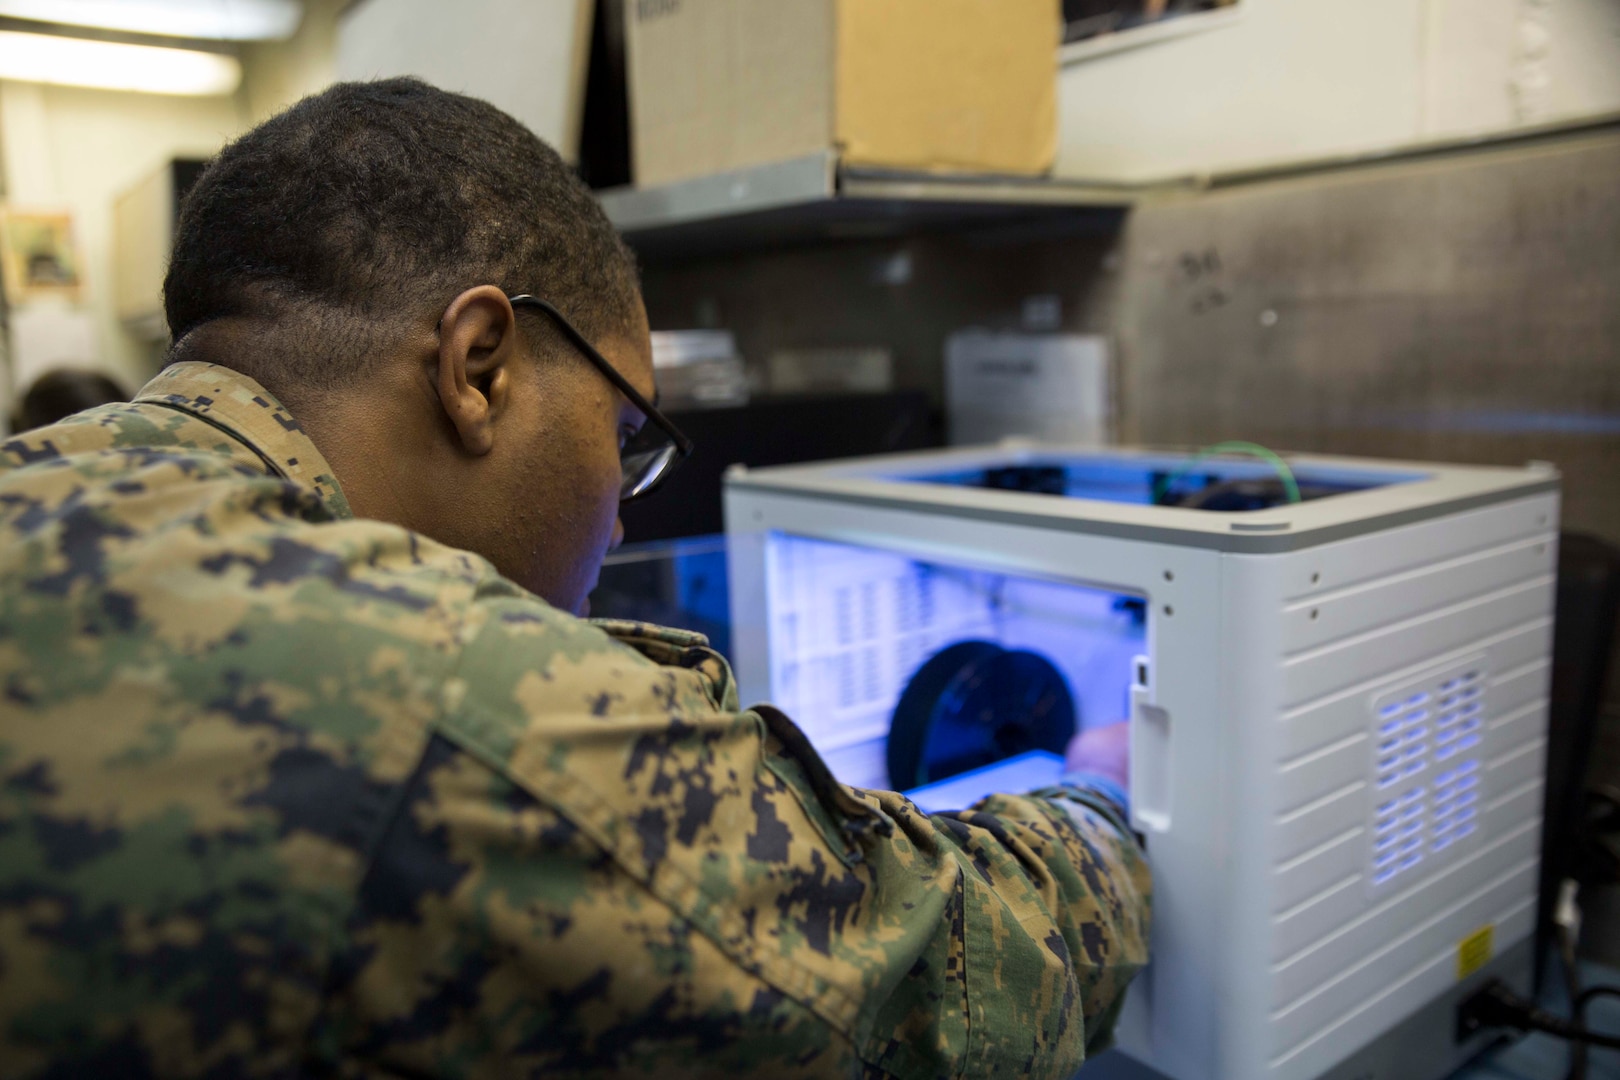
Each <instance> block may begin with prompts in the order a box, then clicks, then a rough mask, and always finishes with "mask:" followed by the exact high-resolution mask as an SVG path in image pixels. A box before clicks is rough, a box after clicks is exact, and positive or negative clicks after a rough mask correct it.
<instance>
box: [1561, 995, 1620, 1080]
mask: <svg viewBox="0 0 1620 1080" xmlns="http://www.w3.org/2000/svg"><path fill="white" fill-rule="evenodd" d="M1600 997H1616V998H1620V986H1589V987H1587V988H1586V989H1585V990H1582V991H1581V992H1580V993H1579V994H1577V995H1576V996H1575V998H1574V1001H1575V1006H1574V1008H1573V1009H1572V1010H1571V1013H1572V1014H1573V1016H1574V1019H1575V1023H1577V1024H1579V1025H1580V1026H1581V1027H1583V1028H1584V1027H1585V1026H1586V1006H1587V1005H1588V1004H1589V1003H1590V1002H1592V1001H1593V1000H1594V999H1596V998H1600ZM1568 1080H1586V1047H1585V1045H1583V1044H1580V1043H1576V1044H1575V1045H1573V1046H1571V1047H1570V1048H1569V1076H1568Z"/></svg>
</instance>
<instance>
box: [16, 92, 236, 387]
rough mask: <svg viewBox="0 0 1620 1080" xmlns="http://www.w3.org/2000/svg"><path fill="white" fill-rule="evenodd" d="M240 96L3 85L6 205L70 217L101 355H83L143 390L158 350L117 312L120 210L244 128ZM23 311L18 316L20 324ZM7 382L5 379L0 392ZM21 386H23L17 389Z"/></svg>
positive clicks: (84, 298)
mask: <svg viewBox="0 0 1620 1080" xmlns="http://www.w3.org/2000/svg"><path fill="white" fill-rule="evenodd" d="M242 126H243V115H242V110H241V108H240V103H239V100H238V98H237V97H235V96H230V97H206V98H194V97H171V96H167V95H159V94H129V93H115V92H110V91H105V90H83V89H78V88H74V87H63V86H45V85H41V84H39V83H18V82H0V155H3V159H4V160H3V170H0V172H3V175H4V179H5V197H6V201H7V202H8V203H9V204H11V205H12V206H15V207H17V208H19V209H36V208H37V209H46V210H64V209H65V210H68V211H71V212H72V214H73V219H74V231H75V234H76V238H77V241H78V247H79V251H80V256H81V258H82V260H83V288H82V292H81V296H80V300H79V302H78V304H77V305H76V306H77V308H78V309H79V310H81V311H82V312H84V313H85V314H87V315H88V317H89V318H90V320H91V322H92V324H93V335H92V341H93V343H94V348H95V349H96V350H97V352H98V355H96V356H90V357H84V358H83V360H84V362H86V363H88V364H90V365H91V366H101V367H104V368H105V369H106V370H107V371H108V372H109V373H111V374H112V375H113V376H114V377H116V378H118V379H119V380H120V381H122V382H124V383H125V384H126V385H128V386H130V388H131V389H134V388H138V387H139V386H140V385H141V384H142V383H144V382H145V381H146V380H147V379H148V378H149V377H150V376H151V373H152V370H153V361H154V359H155V358H154V355H153V348H152V346H150V345H148V344H146V343H143V342H141V341H140V340H138V339H137V338H135V337H134V336H133V335H131V334H129V333H128V332H127V331H125V330H124V328H123V326H122V325H121V324H120V323H119V321H118V317H117V314H116V313H115V310H114V298H113V283H112V267H113V259H112V206H113V200H114V199H115V198H117V197H118V196H119V195H120V194H122V193H123V192H124V191H125V190H126V189H127V188H129V187H131V186H132V185H134V184H135V183H136V182H138V181H139V180H141V179H143V178H144V177H146V176H147V175H149V174H150V173H152V172H154V171H156V170H157V169H158V168H159V167H161V166H162V165H163V163H164V162H166V161H167V160H169V159H170V158H173V157H177V156H208V155H210V154H212V153H214V152H215V151H216V150H218V149H219V147H220V145H221V144H222V143H224V142H225V140H227V139H228V138H230V137H231V136H233V135H235V134H236V133H237V132H238V131H240V130H241V129H242ZM19 314H21V313H19V312H13V319H15V318H16V317H17V316H18V315H19ZM6 381H8V380H0V389H3V388H4V387H3V383H4V382H6ZM19 389H20V387H19Z"/></svg>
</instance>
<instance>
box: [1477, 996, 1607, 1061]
mask: <svg viewBox="0 0 1620 1080" xmlns="http://www.w3.org/2000/svg"><path fill="white" fill-rule="evenodd" d="M1486 1028H1509V1029H1511V1030H1513V1031H1520V1032H1529V1031H1540V1032H1545V1033H1546V1034H1548V1035H1552V1036H1554V1037H1556V1038H1559V1039H1564V1040H1566V1041H1568V1042H1573V1043H1584V1044H1586V1045H1588V1046H1602V1047H1607V1048H1608V1049H1611V1050H1620V1035H1605V1034H1603V1033H1602V1032H1599V1031H1590V1030H1588V1029H1587V1028H1585V1027H1583V1026H1581V1025H1580V1024H1577V1023H1575V1022H1573V1021H1570V1020H1565V1019H1564V1018H1563V1017H1562V1016H1557V1015H1555V1014H1553V1013H1550V1012H1548V1011H1547V1010H1545V1009H1542V1008H1539V1007H1538V1006H1536V1005H1533V1004H1531V1003H1530V1002H1528V1001H1526V1000H1525V999H1524V998H1522V997H1520V996H1519V995H1518V994H1515V993H1514V992H1513V991H1512V990H1511V989H1510V988H1509V987H1508V985H1507V984H1506V983H1504V982H1502V981H1501V980H1500V979H1492V980H1491V981H1490V982H1488V983H1486V984H1485V986H1484V987H1483V988H1481V989H1480V991H1479V992H1478V993H1476V994H1475V995H1474V996H1473V997H1471V998H1469V999H1468V1000H1466V1001H1464V1002H1463V1003H1462V1007H1461V1008H1460V1009H1458V1010H1457V1037H1458V1038H1459V1039H1466V1038H1469V1037H1470V1036H1472V1035H1475V1034H1477V1033H1479V1032H1481V1031H1484V1030H1485V1029H1486Z"/></svg>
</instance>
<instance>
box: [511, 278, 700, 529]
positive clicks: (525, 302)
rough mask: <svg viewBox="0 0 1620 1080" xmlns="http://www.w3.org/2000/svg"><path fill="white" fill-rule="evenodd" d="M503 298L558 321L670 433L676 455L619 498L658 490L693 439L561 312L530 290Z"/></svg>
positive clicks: (628, 499) (578, 346)
mask: <svg viewBox="0 0 1620 1080" xmlns="http://www.w3.org/2000/svg"><path fill="white" fill-rule="evenodd" d="M506 299H507V301H508V302H509V303H511V305H512V306H513V307H527V308H535V309H537V310H540V311H543V312H545V313H546V314H547V315H549V316H551V321H552V322H554V323H556V324H557V328H558V329H559V330H561V331H562V332H563V336H564V337H566V338H567V339H568V340H569V341H570V342H572V343H573V345H574V348H576V349H578V350H579V351H580V352H581V353H582V354H584V356H585V359H587V360H589V361H590V362H591V364H592V365H593V366H594V367H595V368H596V370H598V371H600V372H601V373H602V374H603V376H605V377H606V378H607V381H608V382H610V383H612V384H613V385H614V386H615V387H617V388H618V391H619V393H621V394H623V395H624V396H625V397H626V398H627V399H629V402H630V404H632V405H634V406H635V407H636V408H638V409H640V410H641V415H643V416H645V417H646V418H647V422H648V423H649V424H652V425H654V426H655V427H657V428H658V430H660V431H662V432H663V433H664V434H665V435H668V436H669V439H670V441H671V442H672V443H674V444H675V451H676V453H675V456H674V457H673V458H671V459H669V461H668V462H666V463H665V464H664V466H663V468H662V469H660V470H659V472H658V475H657V476H655V477H653V479H652V482H651V483H649V484H648V485H647V486H646V487H644V488H642V489H641V490H640V491H638V492H636V493H635V494H634V495H630V496H627V497H625V498H622V499H620V500H619V501H620V502H634V501H635V500H636V499H644V498H646V497H647V496H648V495H651V494H652V493H653V492H655V491H657V490H658V489H659V488H660V487H661V486H662V485H663V483H664V481H665V480H666V479H668V478H669V474H670V473H672V472H674V471H675V469H676V468H677V467H678V466H679V465H680V464H681V462H683V461H685V460H686V459H687V458H689V457H691V456H692V451H693V449H694V448H695V444H694V443H693V442H692V440H691V439H688V438H687V437H686V436H685V435H684V434H683V433H682V432H681V429H680V428H678V427H676V426H675V422H674V421H673V420H671V419H670V418H669V417H667V416H665V415H664V414H663V413H661V412H659V411H658V406H656V405H654V404H653V403H652V402H650V401H648V400H647V399H646V398H645V397H642V396H641V392H640V391H638V390H637V389H636V388H635V387H634V386H631V385H630V380H629V379H626V378H625V377H624V376H623V375H620V374H619V372H618V370H617V369H616V368H614V366H613V365H612V364H610V363H608V359H607V357H605V356H603V355H602V354H601V353H599V352H597V351H596V346H594V345H592V344H591V343H590V342H589V341H586V340H585V335H584V334H581V333H580V332H579V331H578V330H576V329H575V328H574V324H573V323H571V322H569V321H568V319H567V318H565V317H564V315H563V313H562V312H560V311H558V310H557V309H556V308H554V307H552V306H551V305H550V304H549V303H547V302H546V301H544V300H542V299H540V298H539V297H538V296H533V295H530V294H529V293H518V294H517V295H516V296H508V297H507V298H506Z"/></svg>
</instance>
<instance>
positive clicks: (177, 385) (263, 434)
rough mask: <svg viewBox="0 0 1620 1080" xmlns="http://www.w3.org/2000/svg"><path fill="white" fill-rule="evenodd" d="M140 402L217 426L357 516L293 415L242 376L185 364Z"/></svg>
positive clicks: (335, 510) (166, 373) (144, 391)
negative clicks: (184, 414)
mask: <svg viewBox="0 0 1620 1080" xmlns="http://www.w3.org/2000/svg"><path fill="white" fill-rule="evenodd" d="M135 400H136V401H137V402H141V403H145V404H152V405H163V406H167V407H168V408H171V409H178V410H180V411H181V412H186V413H190V414H191V415H193V416H195V417H197V418H198V419H199V420H203V421H206V422H207V423H209V424H212V425H213V426H214V427H217V428H219V429H220V430H222V431H224V432H225V433H226V434H228V435H230V436H232V437H233V438H235V439H236V440H237V441H238V442H241V443H243V444H244V445H246V446H247V447H248V448H249V449H251V450H252V451H253V452H254V453H256V454H257V455H258V456H259V457H260V458H261V459H262V460H263V461H264V463H265V465H267V466H268V467H269V469H270V471H271V472H272V473H275V474H276V475H277V476H280V477H282V478H283V479H285V480H290V481H292V482H293V483H295V484H300V485H302V486H304V487H309V488H314V489H315V491H316V493H317V494H319V495H320V497H321V501H322V502H324V503H326V505H327V508H328V509H329V510H331V512H332V515H333V516H334V517H337V518H339V519H344V518H352V517H354V512H353V511H352V510H350V509H349V500H348V499H346V498H344V497H343V489H342V488H341V487H339V486H338V482H337V477H336V476H335V475H334V474H333V473H332V466H331V465H329V464H327V461H326V458H325V457H324V456H323V455H322V454H321V452H320V451H319V450H317V449H315V444H314V443H313V442H311V441H310V439H309V436H308V435H305V434H304V429H303V428H302V427H300V426H299V424H298V421H297V420H294V419H293V416H292V413H290V412H288V411H287V409H286V407H285V406H283V405H282V404H281V402H279V401H277V400H276V399H275V397H274V396H273V395H272V394H271V393H270V391H268V390H266V389H265V388H264V387H262V386H260V385H259V384H258V383H256V382H254V381H253V380H252V379H250V378H248V377H247V376H246V375H243V374H242V373H241V372H239V371H232V370H231V369H230V368H225V367H220V366H219V365H218V364H204V363H199V362H197V361H195V360H184V361H181V362H180V363H178V364H171V365H169V366H168V367H166V368H164V369H163V370H162V371H161V372H159V373H158V376H157V378H155V379H153V380H152V381H151V382H149V383H147V384H146V385H145V386H144V387H142V388H141V392H140V393H139V394H137V395H136V396H135Z"/></svg>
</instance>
